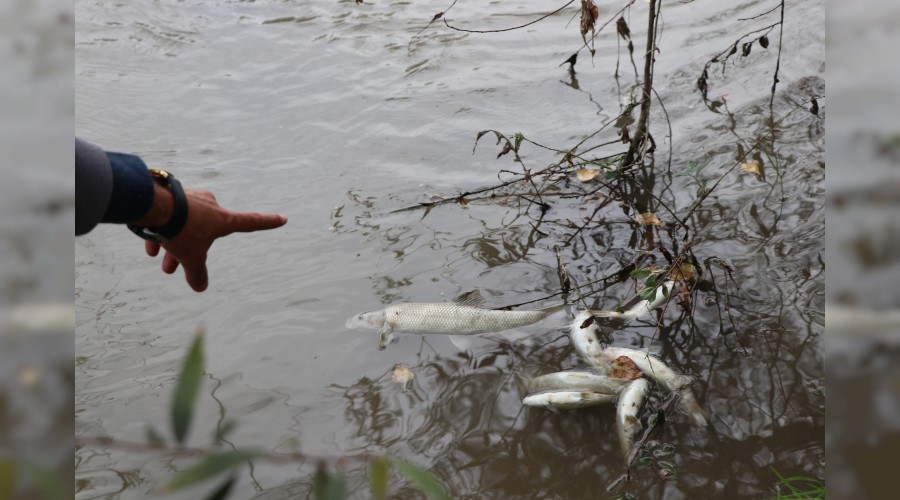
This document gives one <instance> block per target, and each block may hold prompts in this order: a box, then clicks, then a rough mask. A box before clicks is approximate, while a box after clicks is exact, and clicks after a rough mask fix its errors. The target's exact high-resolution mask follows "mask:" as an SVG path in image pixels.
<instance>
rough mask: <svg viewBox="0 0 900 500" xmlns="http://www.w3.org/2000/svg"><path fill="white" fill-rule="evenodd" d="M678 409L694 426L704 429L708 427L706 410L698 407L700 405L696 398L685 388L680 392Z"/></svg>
mask: <svg viewBox="0 0 900 500" xmlns="http://www.w3.org/2000/svg"><path fill="white" fill-rule="evenodd" d="M679 407H680V408H681V410H682V411H683V412H684V413H686V414H687V416H688V417H690V418H691V421H692V422H693V424H694V425H696V426H698V427H706V426H707V425H709V420H708V415H707V413H706V410H704V409H703V408H701V407H700V403H698V402H697V398H695V397H694V393H693V392H691V390H690V389H687V388H685V389H682V390H681V401H680V402H679Z"/></svg>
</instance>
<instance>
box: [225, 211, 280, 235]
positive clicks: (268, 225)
mask: <svg viewBox="0 0 900 500" xmlns="http://www.w3.org/2000/svg"><path fill="white" fill-rule="evenodd" d="M286 223H287V217H285V216H283V215H279V214H261V213H258V212H233V213H232V219H231V221H230V222H229V224H228V230H229V231H230V232H237V233H251V232H253V231H263V230H266V229H275V228H276V227H281V226H283V225H285V224H286Z"/></svg>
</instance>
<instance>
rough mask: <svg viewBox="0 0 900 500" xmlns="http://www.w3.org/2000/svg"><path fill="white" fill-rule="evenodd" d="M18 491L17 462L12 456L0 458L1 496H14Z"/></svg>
mask: <svg viewBox="0 0 900 500" xmlns="http://www.w3.org/2000/svg"><path fill="white" fill-rule="evenodd" d="M15 491H16V462H14V461H13V459H11V458H4V459H2V460H0V498H12V497H13V492H15Z"/></svg>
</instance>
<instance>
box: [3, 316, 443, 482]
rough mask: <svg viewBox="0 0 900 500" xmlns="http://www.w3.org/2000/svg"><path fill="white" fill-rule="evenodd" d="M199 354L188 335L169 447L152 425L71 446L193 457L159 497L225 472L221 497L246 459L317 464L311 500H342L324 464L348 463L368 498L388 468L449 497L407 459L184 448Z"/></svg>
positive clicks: (225, 428)
mask: <svg viewBox="0 0 900 500" xmlns="http://www.w3.org/2000/svg"><path fill="white" fill-rule="evenodd" d="M203 370H204V351H203V331H202V330H200V331H198V332H197V334H196V335H195V336H194V340H193V342H192V343H191V346H190V348H189V350H188V353H187V355H186V356H185V358H184V361H183V362H182V366H181V370H180V372H179V377H178V382H177V385H176V387H175V393H174V396H173V398H172V407H171V409H170V411H171V427H172V428H171V432H172V436H173V437H174V440H175V443H176V445H175V446H172V445H170V444H169V443H168V442H167V441H166V438H165V437H164V436H163V435H162V434H160V433H159V432H158V431H157V430H156V429H154V428H153V427H148V428H147V430H146V435H145V438H146V443H136V442H125V441H119V440H116V439H113V438H109V437H100V438H87V437H78V438H76V442H78V443H79V445H80V446H92V445H95V446H100V447H106V448H119V449H123V450H129V451H141V452H156V453H158V452H170V453H173V454H178V453H190V454H195V455H199V457H200V458H199V460H198V461H197V462H196V463H194V464H193V465H191V466H190V467H188V468H186V469H184V470H182V471H180V472H178V473H177V474H175V476H173V477H172V478H171V479H170V480H169V481H168V482H166V483H165V484H163V485H162V486H161V487H160V489H159V491H160V492H161V493H163V494H165V493H172V492H175V491H179V490H182V489H184V488H187V487H190V486H196V485H199V484H201V483H205V482H208V481H210V480H212V479H214V478H216V477H219V476H221V475H223V474H225V473H229V476H228V479H226V480H225V481H224V482H223V483H222V484H221V485H220V486H219V487H218V488H216V489H215V490H213V491H212V492H211V493H210V494H209V495H208V496H207V497H206V498H208V499H223V498H227V497H228V495H229V494H230V493H231V491H232V489H233V487H234V485H235V484H236V483H237V479H238V471H239V468H240V467H242V466H243V465H244V464H249V463H250V462H251V461H254V460H258V461H269V462H277V463H285V462H298V463H308V462H310V461H312V462H315V461H317V460H318V462H319V466H318V468H317V470H316V473H315V475H314V476H313V484H312V493H313V498H315V499H317V500H342V499H344V498H346V497H347V494H348V492H347V482H346V479H345V477H344V471H343V470H341V469H339V470H337V471H335V472H330V471H329V470H328V467H327V466H326V463H327V462H334V463H339V464H340V463H348V462H363V463H366V464H367V465H368V474H369V485H370V488H371V493H372V497H373V498H375V499H376V500H382V499H384V498H387V492H388V479H389V475H390V470H391V468H393V469H394V470H396V471H397V472H398V473H399V474H400V475H401V476H403V477H405V478H406V479H407V480H409V482H410V483H412V485H413V486H415V487H416V488H417V489H419V491H421V492H422V493H424V494H425V495H426V496H428V497H429V498H431V499H434V500H445V499H449V498H450V496H449V494H448V493H447V490H446V488H445V487H444V485H443V484H442V483H441V481H440V480H439V479H437V477H435V476H434V475H433V474H432V473H431V472H429V471H427V470H425V469H422V468H420V467H418V466H416V465H413V464H411V463H409V462H407V461H404V460H399V459H394V458H390V457H386V456H381V455H371V456H369V455H355V456H348V457H339V458H324V457H318V458H316V457H310V456H308V455H304V454H301V453H293V454H289V455H284V454H278V455H276V454H273V453H270V452H268V451H265V450H261V449H240V448H237V449H229V450H221V449H219V448H218V447H216V448H210V449H203V448H188V447H186V446H185V442H186V440H187V436H188V431H189V430H190V428H191V423H192V421H193V419H194V408H195V407H196V403H197V397H198V396H199V394H200V384H201V382H202V379H203ZM234 425H235V424H234V422H233V421H231V420H229V421H226V422H225V423H224V424H223V425H222V426H221V427H220V428H218V429H217V430H216V433H215V444H216V445H218V444H221V442H222V439H223V437H224V435H225V434H226V433H228V432H229V431H231V430H232V429H233V428H234ZM12 472H14V469H12V465H9V464H5V463H4V462H0V498H5V497H4V496H3V495H2V493H3V492H4V490H9V489H10V488H11V486H10V485H11V484H12V483H11V480H9V477H11V476H12Z"/></svg>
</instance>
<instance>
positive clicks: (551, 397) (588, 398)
mask: <svg viewBox="0 0 900 500" xmlns="http://www.w3.org/2000/svg"><path fill="white" fill-rule="evenodd" d="M615 399H616V396H615V395H614V394H602V393H599V392H593V391H578V390H559V391H543V392H539V393H536V394H529V395H528V396H525V398H524V399H522V404H523V405H525V406H539V407H542V408H547V409H548V410H572V409H575V408H584V407H585V406H594V405H599V404H604V403H612V402H613V401H615Z"/></svg>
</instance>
